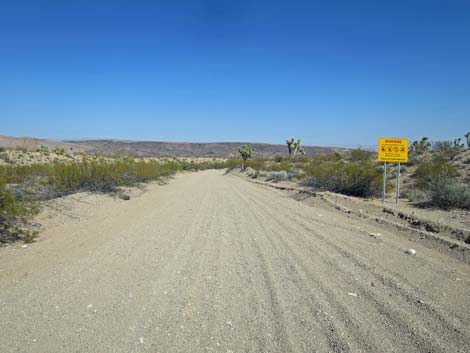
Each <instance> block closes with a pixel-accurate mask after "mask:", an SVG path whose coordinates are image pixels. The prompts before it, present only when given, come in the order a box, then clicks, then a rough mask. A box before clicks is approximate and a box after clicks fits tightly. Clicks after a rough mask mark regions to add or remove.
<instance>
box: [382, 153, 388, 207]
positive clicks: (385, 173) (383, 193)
mask: <svg viewBox="0 0 470 353" xmlns="http://www.w3.org/2000/svg"><path fill="white" fill-rule="evenodd" d="M386 189H387V162H384V185H383V188H382V202H385V194H386V192H387V190H386Z"/></svg>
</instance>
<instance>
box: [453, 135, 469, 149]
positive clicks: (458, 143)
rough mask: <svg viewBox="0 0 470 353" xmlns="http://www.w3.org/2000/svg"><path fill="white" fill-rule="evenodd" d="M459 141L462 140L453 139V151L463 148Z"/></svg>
mask: <svg viewBox="0 0 470 353" xmlns="http://www.w3.org/2000/svg"><path fill="white" fill-rule="evenodd" d="M461 141H462V139H461V138H460V137H459V138H458V139H454V148H455V149H461V148H464V146H465V145H464V144H463V143H461ZM467 141H468V140H467Z"/></svg>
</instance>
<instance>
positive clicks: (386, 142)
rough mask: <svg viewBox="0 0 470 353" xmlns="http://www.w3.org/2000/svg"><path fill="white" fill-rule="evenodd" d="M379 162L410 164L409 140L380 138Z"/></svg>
mask: <svg viewBox="0 0 470 353" xmlns="http://www.w3.org/2000/svg"><path fill="white" fill-rule="evenodd" d="M379 162H390V163H406V162H408V139H402V138H393V137H381V138H379Z"/></svg>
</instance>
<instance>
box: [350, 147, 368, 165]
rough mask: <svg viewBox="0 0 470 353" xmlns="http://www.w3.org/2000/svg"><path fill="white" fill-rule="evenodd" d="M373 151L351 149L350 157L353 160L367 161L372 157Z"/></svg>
mask: <svg viewBox="0 0 470 353" xmlns="http://www.w3.org/2000/svg"><path fill="white" fill-rule="evenodd" d="M373 155H374V153H373V152H370V151H366V150H362V149H360V148H358V149H354V150H352V151H351V156H350V159H351V161H352V162H357V161H367V160H369V159H371V158H372V156H373Z"/></svg>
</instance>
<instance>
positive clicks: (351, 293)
mask: <svg viewBox="0 0 470 353" xmlns="http://www.w3.org/2000/svg"><path fill="white" fill-rule="evenodd" d="M348 295H349V296H351V297H357V294H356V293H353V292H348Z"/></svg>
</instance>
